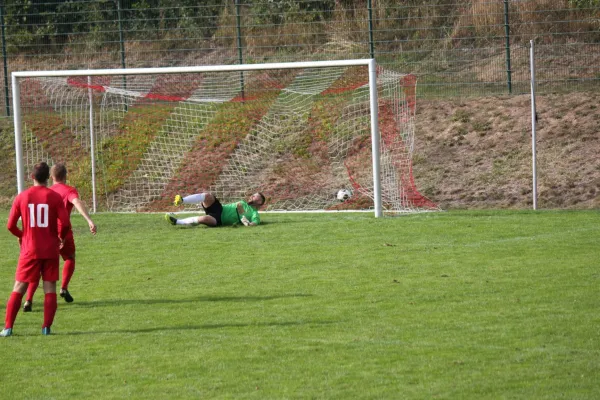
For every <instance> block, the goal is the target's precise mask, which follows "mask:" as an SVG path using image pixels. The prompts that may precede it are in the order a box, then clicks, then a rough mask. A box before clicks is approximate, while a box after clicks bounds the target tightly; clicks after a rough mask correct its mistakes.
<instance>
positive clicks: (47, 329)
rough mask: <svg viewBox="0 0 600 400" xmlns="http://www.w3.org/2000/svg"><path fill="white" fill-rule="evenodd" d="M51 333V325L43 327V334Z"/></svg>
mask: <svg viewBox="0 0 600 400" xmlns="http://www.w3.org/2000/svg"><path fill="white" fill-rule="evenodd" d="M49 334H50V327H49V326H45V327H43V328H42V335H44V336H48V335H49Z"/></svg>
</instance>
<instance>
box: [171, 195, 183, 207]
mask: <svg viewBox="0 0 600 400" xmlns="http://www.w3.org/2000/svg"><path fill="white" fill-rule="evenodd" d="M182 204H183V197H181V196H180V195H178V194H176V195H175V200H173V205H174V206H180V205H182Z"/></svg>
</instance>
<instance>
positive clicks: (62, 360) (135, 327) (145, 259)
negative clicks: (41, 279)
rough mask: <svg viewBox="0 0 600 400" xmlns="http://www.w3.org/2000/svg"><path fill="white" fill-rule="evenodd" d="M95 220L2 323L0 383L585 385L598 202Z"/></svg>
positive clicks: (553, 390) (0, 276)
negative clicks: (591, 205)
mask: <svg viewBox="0 0 600 400" xmlns="http://www.w3.org/2000/svg"><path fill="white" fill-rule="evenodd" d="M1 216H2V217H3V219H4V221H6V216H7V214H6V212H3V213H2V214H1ZM94 219H95V221H96V222H97V224H98V226H99V233H98V235H97V236H96V237H92V236H91V235H90V234H89V233H88V232H87V226H86V224H85V222H84V221H83V219H82V218H81V217H79V216H73V218H72V220H73V224H74V229H75V238H76V243H77V251H78V253H77V269H76V272H75V275H74V277H73V280H72V282H71V285H70V288H69V289H70V291H71V293H72V295H73V297H74V298H75V302H74V303H72V304H66V303H64V302H63V301H62V299H60V298H59V308H58V312H57V315H56V320H55V323H54V326H53V335H52V336H49V337H44V336H42V335H41V329H40V328H41V322H42V290H41V289H39V290H38V293H37V294H36V298H35V299H34V312H32V313H27V314H24V313H22V312H20V313H19V315H18V316H17V321H16V323H15V328H14V336H12V337H9V338H0V339H2V340H1V341H0V349H1V351H0V354H1V359H2V362H0V381H1V382H2V384H1V386H2V395H3V398H7V399H9V398H27V399H33V398H71V399H82V398H95V399H116V398H131V399H154V398H156V399H165V398H166V399H175V398H190V399H191V398H194V399H197V398H235V399H241V398H252V399H267V398H268V399H283V398H303V399H304V398H322V399H359V398H360V399H375V398H377V399H399V398H406V399H432V398H440V399H459V398H460V399H498V398H510V399H562V398H568V399H597V398H600V385H598V382H599V381H600V345H599V343H600V330H599V328H598V327H599V326H600V314H599V313H598V310H599V309H600V296H599V295H598V288H600V268H599V267H600V245H599V243H600V212H598V211H539V212H530V211H478V212H445V213H430V214H421V215H411V216H403V217H398V218H384V219H375V218H373V216H372V215H370V214H347V213H340V214H306V215H301V214H283V215H282V214H279V215H277V214H266V215H264V216H263V221H264V224H263V225H261V226H259V227H256V228H243V227H240V228H226V227H225V228H217V229H209V228H205V227H197V228H182V227H173V226H170V225H168V224H166V222H165V221H164V220H163V219H162V215H157V214H140V215H128V214H120V215H119V214H101V215H96V216H95V217H94ZM0 239H1V240H0V250H1V251H2V254H4V257H3V258H2V259H1V260H0V282H2V285H1V287H0V299H2V304H5V303H6V299H8V296H9V294H10V291H11V289H12V285H13V281H14V269H15V266H16V261H17V257H18V248H17V242H16V239H14V238H13V237H12V236H11V235H10V234H9V233H8V232H7V231H6V230H5V229H3V230H2V231H1V232H0ZM3 312H4V308H3V309H2V313H3Z"/></svg>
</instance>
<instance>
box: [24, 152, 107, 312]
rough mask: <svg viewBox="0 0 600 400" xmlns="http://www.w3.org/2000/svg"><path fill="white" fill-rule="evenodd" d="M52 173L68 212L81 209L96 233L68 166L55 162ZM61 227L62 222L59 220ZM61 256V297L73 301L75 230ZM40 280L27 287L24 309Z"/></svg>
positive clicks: (29, 304)
mask: <svg viewBox="0 0 600 400" xmlns="http://www.w3.org/2000/svg"><path fill="white" fill-rule="evenodd" d="M50 175H51V176H52V181H53V182H54V184H53V185H52V186H50V189H52V190H53V191H55V192H56V193H58V194H59V195H60V197H61V198H62V200H63V203H64V205H65V207H66V209H67V214H69V216H70V215H71V211H72V210H73V207H75V208H76V209H77V211H79V213H80V214H81V215H82V216H83V218H85V220H86V221H87V223H88V226H89V228H90V232H92V235H95V234H96V229H97V228H96V225H95V224H94V221H92V219H91V218H90V215H89V213H88V210H87V208H86V206H85V204H84V203H83V202H82V201H81V199H80V198H79V193H78V192H77V189H75V188H74V187H73V186H69V185H67V184H66V182H67V167H65V165H64V164H60V163H58V164H54V165H53V166H52V169H51V170H50ZM59 228H60V222H59ZM60 256H61V257H62V259H63V260H64V261H65V263H64V265H63V270H62V282H61V288H60V297H62V298H63V299H65V301H66V302H67V303H71V302H72V301H73V297H72V296H71V294H70V293H69V282H70V281H71V277H73V272H75V240H74V239H73V230H72V229H69V233H68V234H67V237H66V238H65V240H64V242H63V246H62V247H61V248H60ZM37 287H38V282H37V281H36V282H32V283H31V284H30V285H29V288H28V289H27V297H26V298H25V304H24V305H23V311H24V312H28V311H31V309H32V303H33V295H34V293H35V291H36V290H37Z"/></svg>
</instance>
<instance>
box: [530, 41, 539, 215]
mask: <svg viewBox="0 0 600 400" xmlns="http://www.w3.org/2000/svg"><path fill="white" fill-rule="evenodd" d="M529 43H530V47H529V60H530V70H531V167H532V172H533V174H532V175H533V182H532V186H533V209H534V210H537V168H536V149H535V145H536V138H535V136H536V135H535V134H536V132H535V131H536V123H537V111H536V108H535V59H534V52H533V40H530V41H529Z"/></svg>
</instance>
